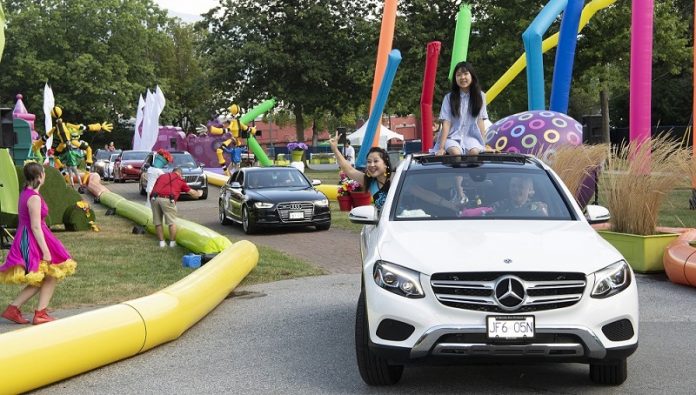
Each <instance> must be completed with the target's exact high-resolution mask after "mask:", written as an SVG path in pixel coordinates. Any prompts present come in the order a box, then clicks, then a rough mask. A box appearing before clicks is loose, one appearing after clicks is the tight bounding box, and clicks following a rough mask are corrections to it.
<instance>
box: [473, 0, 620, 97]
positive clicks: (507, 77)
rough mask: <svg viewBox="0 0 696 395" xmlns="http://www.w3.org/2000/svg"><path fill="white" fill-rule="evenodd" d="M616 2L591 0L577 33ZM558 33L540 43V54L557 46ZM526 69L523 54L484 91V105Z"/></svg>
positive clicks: (582, 15) (613, 0)
mask: <svg viewBox="0 0 696 395" xmlns="http://www.w3.org/2000/svg"><path fill="white" fill-rule="evenodd" d="M615 2H616V0H593V1H591V2H589V3H587V5H586V6H585V7H584V8H583V9H582V14H581V15H580V24H579V25H578V33H579V32H580V31H582V29H584V28H585V26H587V24H588V23H589V22H590V19H592V17H593V16H594V14H596V13H597V11H599V10H601V9H603V8H607V7H609V6H610V5H612V4H614V3H615ZM558 36H559V33H554V34H553V35H552V36H550V37H549V38H547V39H546V40H544V41H542V43H541V52H542V53H545V52H546V51H548V50H549V49H551V48H554V47H555V46H556V45H558ZM525 67H527V58H526V57H525V54H524V53H523V54H522V55H520V57H519V58H517V61H515V63H513V64H512V66H510V68H509V69H508V70H507V71H506V72H505V73H504V74H503V75H502V76H501V77H500V78H499V79H498V81H496V82H495V84H493V85H492V86H491V87H490V88H489V89H488V90H487V91H486V103H488V104H490V103H491V102H492V101H493V100H495V98H496V97H498V95H499V94H500V92H502V91H503V89H505V88H506V87H507V86H508V85H509V84H510V82H512V80H514V79H515V78H516V77H517V75H519V74H520V73H521V72H522V70H524V68H525Z"/></svg>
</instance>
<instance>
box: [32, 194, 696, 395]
mask: <svg viewBox="0 0 696 395" xmlns="http://www.w3.org/2000/svg"><path fill="white" fill-rule="evenodd" d="M131 185H133V184H127V185H126V186H125V187H124V186H119V187H124V188H127V187H129V186H131ZM133 190H135V187H134V186H133ZM119 193H121V194H122V195H124V196H126V195H127V194H126V193H124V192H119ZM215 196H216V195H215V194H214V193H211V198H212V199H210V200H208V201H206V202H191V203H192V204H190V205H189V204H188V203H189V202H185V203H184V204H182V206H181V209H182V212H184V213H186V212H189V211H190V213H191V214H192V215H197V216H199V217H200V218H201V222H202V223H203V224H205V225H206V226H211V227H213V228H215V229H217V230H220V228H219V227H216V226H217V225H216V224H215V220H214V215H212V214H208V211H211V210H209V208H211V207H213V206H215V203H214V202H215V199H214V197H215ZM135 198H138V199H139V198H140V197H139V196H136V197H135ZM199 206H203V207H207V208H206V209H205V210H204V209H203V208H201V209H199V208H194V207H199ZM184 207H186V208H184ZM185 215H188V214H185ZM224 231H225V234H230V235H232V236H233V237H234V236H235V235H237V234H239V235H241V233H240V232H241V231H240V230H239V229H236V228H229V229H228V227H225V228H224ZM332 231H333V230H331V231H329V232H332ZM316 234H327V235H331V233H326V232H311V231H310V232H308V233H306V232H294V233H291V234H290V235H288V236H286V235H282V234H271V235H262V236H254V238H253V239H252V241H254V242H258V243H260V244H266V243H268V245H272V244H273V245H280V243H281V241H278V240H276V239H281V240H295V238H296V237H297V238H302V239H312V238H308V237H307V236H314V235H316ZM338 234H342V233H340V232H339V233H338ZM342 235H343V234H342ZM303 236H304V237H303ZM344 236H345V237H346V245H348V244H349V243H351V242H354V243H355V244H357V236H356V235H352V236H350V235H349V234H346V235H344ZM332 237H333V236H332ZM349 237H352V238H353V241H348V240H349ZM250 239H251V238H250ZM314 240H315V242H316V243H320V244H317V245H316V248H315V249H314V250H321V249H324V248H327V249H328V248H335V247H334V246H332V245H330V244H331V243H329V244H326V241H325V240H323V238H321V239H320V238H314ZM332 242H334V243H335V240H332ZM283 243H290V244H291V245H290V248H291V251H293V252H292V254H293V255H294V254H298V255H297V256H300V255H299V254H301V253H302V251H297V250H298V248H296V247H295V246H293V245H292V244H293V243H294V241H293V242H286V241H283ZM306 243H309V242H308V241H307V242H306ZM321 243H324V244H321ZM341 248H344V247H341ZM346 248H347V247H346ZM356 248H357V247H356ZM300 250H301V248H300ZM352 253H357V251H353V252H352ZM316 260H321V259H316V258H315V259H314V261H316ZM323 262H324V265H325V266H324V267H326V268H331V267H335V266H339V267H343V266H342V265H338V264H337V265H329V264H327V263H326V261H323ZM355 269H356V270H353V268H346V271H348V272H350V273H347V274H331V275H327V276H320V277H312V278H303V279H294V280H287V281H280V282H275V283H270V284H258V285H255V286H250V287H245V288H240V289H238V290H237V291H236V294H237V295H238V296H236V297H232V298H229V299H227V300H225V301H223V302H222V303H221V304H220V306H219V307H218V308H216V309H215V310H214V311H213V312H211V313H210V314H209V315H208V316H207V317H206V318H204V319H203V320H201V322H199V323H198V324H197V325H196V326H194V327H193V328H191V329H190V330H189V331H187V332H186V333H185V334H184V335H182V337H181V338H179V339H178V340H177V341H174V342H172V343H169V344H166V345H163V346H160V347H157V348H155V349H153V350H150V351H148V352H146V353H145V354H143V355H139V356H136V357H133V358H130V359H128V360H125V361H121V362H117V363H114V364H112V365H109V366H106V367H103V368H100V369H97V370H95V371H93V372H89V373H86V374H83V375H80V376H78V377H75V378H72V379H69V380H66V381H63V382H61V383H57V384H55V385H52V386H49V387H46V388H44V389H41V390H39V391H36V393H39V394H43V393H45V394H49V393H50V394H92V393H95V392H99V393H103V394H123V393H157V394H160V393H174V394H200V393H245V394H247V393H248V394H267V393H284V394H285V393H291V394H351V393H399V394H421V393H463V392H473V393H564V394H567V393H571V394H576V393H602V394H604V393H626V394H628V393H631V394H655V393H664V394H668V393H669V394H693V393H694V388H696V376H695V375H694V374H693V369H694V365H695V363H694V362H696V336H694V333H696V309H694V306H696V290H694V289H693V288H689V287H683V286H678V285H674V284H672V283H670V282H668V281H667V280H666V279H665V277H664V276H663V275H638V276H637V281H638V286H639V293H640V302H641V327H640V336H641V337H640V339H641V340H640V346H639V348H638V352H637V353H636V354H634V356H632V357H631V358H629V378H628V380H627V382H626V383H625V384H624V385H622V386H621V387H618V388H611V387H610V388H606V387H595V386H593V385H592V384H591V383H590V381H589V379H588V377H587V376H588V368H587V366H586V365H580V364H563V365H549V364H545V365H544V364H542V365H531V366H530V365H476V366H447V367H412V368H408V369H406V371H405V373H404V379H403V380H402V382H401V383H400V384H399V385H398V386H397V387H394V388H387V389H384V388H380V389H374V388H370V387H367V386H366V385H364V384H363V383H362V381H361V379H360V376H359V374H358V371H357V367H356V363H355V356H354V342H353V322H354V319H355V314H354V311H355V303H356V300H357V296H358V292H359V275H358V274H356V272H357V268H355ZM332 273H339V272H338V271H332Z"/></svg>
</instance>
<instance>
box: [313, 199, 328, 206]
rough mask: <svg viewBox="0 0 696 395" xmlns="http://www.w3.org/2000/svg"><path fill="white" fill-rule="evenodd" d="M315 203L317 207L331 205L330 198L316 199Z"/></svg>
mask: <svg viewBox="0 0 696 395" xmlns="http://www.w3.org/2000/svg"><path fill="white" fill-rule="evenodd" d="M314 205H315V206H317V207H328V206H329V199H321V200H315V201H314Z"/></svg>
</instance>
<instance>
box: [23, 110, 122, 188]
mask: <svg viewBox="0 0 696 395" xmlns="http://www.w3.org/2000/svg"><path fill="white" fill-rule="evenodd" d="M62 115H63V109H61V108H60V107H58V106H56V107H53V109H52V110H51V117H52V118H53V119H54V125H55V126H54V127H53V128H51V130H49V131H48V132H46V134H45V135H43V136H42V137H41V138H40V139H38V140H36V141H34V144H33V149H34V151H35V152H39V151H40V150H41V149H42V148H44V146H45V145H46V141H47V140H48V139H49V138H50V137H51V136H53V137H54V141H56V143H57V146H56V147H55V149H54V150H53V152H54V154H55V156H56V157H55V167H57V168H58V169H59V170H61V172H66V171H67V172H68V175H69V180H70V184H71V185H74V184H73V175H76V176H77V179H78V182H79V184H80V186H82V180H80V177H79V175H77V165H79V163H80V162H81V161H82V159H83V158H84V160H85V163H86V165H87V170H89V169H90V168H91V166H92V163H93V159H92V148H91V147H90V146H89V144H88V143H87V142H86V141H84V140H82V133H83V132H84V131H85V130H88V131H90V132H100V131H102V130H103V131H105V132H111V130H112V129H113V125H112V124H111V123H107V122H102V123H94V124H90V125H83V124H73V123H67V122H63V119H62V118H61V116H62ZM45 148H46V150H47V151H49V152H50V151H51V150H52V147H45ZM72 173H75V174H72Z"/></svg>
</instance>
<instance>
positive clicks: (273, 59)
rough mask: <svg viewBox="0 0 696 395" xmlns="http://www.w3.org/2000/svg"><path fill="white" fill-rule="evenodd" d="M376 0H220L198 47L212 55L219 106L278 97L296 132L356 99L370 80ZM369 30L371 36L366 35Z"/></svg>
mask: <svg viewBox="0 0 696 395" xmlns="http://www.w3.org/2000/svg"><path fill="white" fill-rule="evenodd" d="M374 3H375V2H374V1H369V2H364V1H357V0H355V1H354V0H350V1H348V0H345V1H344V0H327V1H320V0H299V1H297V0H294V1H293V0H277V1H270V2H257V1H251V0H240V1H231V0H225V1H223V2H222V4H221V6H220V7H218V8H216V9H213V10H211V11H210V12H209V13H208V14H207V15H206V16H205V21H204V25H205V27H206V28H207V29H209V30H210V34H209V35H208V40H207V41H206V45H205V46H204V47H203V48H202V51H204V52H206V53H209V54H210V55H211V70H213V71H212V75H211V81H212V83H213V84H214V85H215V86H216V87H218V88H219V92H220V93H219V94H218V95H217V100H218V107H226V106H227V105H229V101H230V100H234V101H235V102H237V103H239V104H240V105H241V106H242V107H252V106H253V105H254V104H255V103H256V102H258V101H262V100H264V99H266V98H268V97H276V98H278V99H279V100H280V102H281V105H282V106H284V107H286V108H288V109H289V110H290V111H292V113H293V115H294V118H295V126H296V131H297V139H298V140H304V129H305V117H316V115H318V114H320V113H321V112H322V111H324V110H328V111H331V112H333V113H336V114H339V115H340V114H342V113H343V112H346V111H350V110H352V109H353V108H355V107H357V106H359V103H360V102H361V101H363V100H365V97H366V96H367V95H368V94H369V93H368V92H369V89H370V86H371V84H369V85H368V83H367V79H368V78H371V73H370V70H369V69H368V68H367V66H366V65H368V64H370V63H369V62H368V59H374V50H373V48H374V47H375V42H376V40H373V39H372V37H374V35H372V33H374V29H375V24H374V21H369V20H364V19H363V18H364V17H365V16H368V15H372V14H373V13H374V10H375V4H374ZM368 37H369V38H370V39H369V40H368Z"/></svg>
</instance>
